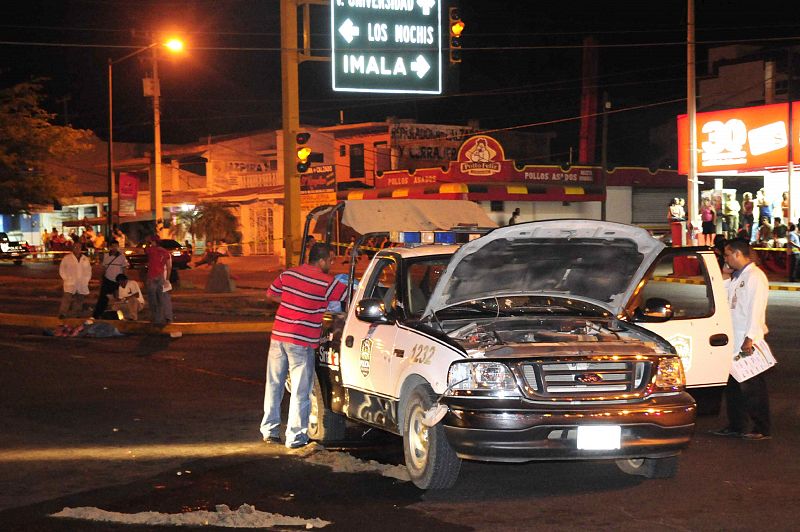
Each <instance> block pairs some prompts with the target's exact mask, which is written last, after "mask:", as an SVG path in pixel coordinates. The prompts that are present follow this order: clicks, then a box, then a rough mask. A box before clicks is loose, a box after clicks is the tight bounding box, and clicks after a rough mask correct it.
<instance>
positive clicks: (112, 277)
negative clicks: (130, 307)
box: [92, 240, 130, 320]
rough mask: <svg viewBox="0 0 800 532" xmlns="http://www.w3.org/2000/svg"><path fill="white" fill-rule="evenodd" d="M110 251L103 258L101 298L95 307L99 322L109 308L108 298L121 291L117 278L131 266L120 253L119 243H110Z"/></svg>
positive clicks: (95, 316)
mask: <svg viewBox="0 0 800 532" xmlns="http://www.w3.org/2000/svg"><path fill="white" fill-rule="evenodd" d="M108 245H109V248H110V249H109V251H108V254H106V256H105V257H103V276H102V277H101V278H100V296H98V298H97V304H96V305H95V306H94V313H93V314H92V316H93V317H94V319H96V320H99V319H100V318H101V317H102V316H103V312H105V311H106V309H107V308H108V296H115V295H116V293H117V290H118V289H119V284H118V283H117V277H118V276H119V275H121V274H124V273H125V269H126V268H128V267H129V266H130V265H129V264H128V259H126V258H125V255H124V254H122V253H120V251H119V242H117V241H116V240H111V242H109V244H108Z"/></svg>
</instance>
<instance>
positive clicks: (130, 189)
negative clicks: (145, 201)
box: [119, 172, 139, 218]
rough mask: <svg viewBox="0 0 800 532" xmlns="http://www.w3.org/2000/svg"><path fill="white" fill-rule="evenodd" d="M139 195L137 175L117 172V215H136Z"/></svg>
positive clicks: (123, 216) (124, 216) (122, 216)
mask: <svg viewBox="0 0 800 532" xmlns="http://www.w3.org/2000/svg"><path fill="white" fill-rule="evenodd" d="M138 196H139V176H138V175H137V174H135V173H131V172H120V173H119V217H120V218H126V217H132V216H136V201H137V199H138Z"/></svg>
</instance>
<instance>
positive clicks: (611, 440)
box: [578, 425, 622, 451]
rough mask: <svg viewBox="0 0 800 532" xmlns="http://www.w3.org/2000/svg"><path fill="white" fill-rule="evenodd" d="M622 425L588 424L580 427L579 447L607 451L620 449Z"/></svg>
mask: <svg viewBox="0 0 800 532" xmlns="http://www.w3.org/2000/svg"><path fill="white" fill-rule="evenodd" d="M621 440H622V427H620V426H619V425H587V426H580V427H578V449H584V450H587V451H607V450H610V449H619V448H620V443H621Z"/></svg>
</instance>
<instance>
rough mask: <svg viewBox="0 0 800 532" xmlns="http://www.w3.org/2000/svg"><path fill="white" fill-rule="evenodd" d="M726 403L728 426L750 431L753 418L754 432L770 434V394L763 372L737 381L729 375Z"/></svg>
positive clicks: (737, 429)
mask: <svg viewBox="0 0 800 532" xmlns="http://www.w3.org/2000/svg"><path fill="white" fill-rule="evenodd" d="M725 404H726V405H727V408H728V427H729V428H730V429H732V430H735V431H737V432H748V430H749V429H748V424H749V422H750V421H751V420H752V422H753V429H752V430H753V432H760V433H761V434H764V435H766V436H768V435H769V434H770V430H771V428H772V427H771V426H770V420H769V396H768V395H767V381H766V380H765V379H764V374H763V373H761V374H759V375H756V376H755V377H751V378H750V379H747V380H746V381H744V382H736V379H734V378H733V377H731V376H729V377H728V386H727V387H726V388H725Z"/></svg>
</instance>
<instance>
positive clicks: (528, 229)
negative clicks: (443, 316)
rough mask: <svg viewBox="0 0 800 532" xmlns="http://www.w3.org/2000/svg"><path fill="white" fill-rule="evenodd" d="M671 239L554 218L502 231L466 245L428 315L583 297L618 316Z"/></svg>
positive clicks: (627, 227) (438, 289)
mask: <svg viewBox="0 0 800 532" xmlns="http://www.w3.org/2000/svg"><path fill="white" fill-rule="evenodd" d="M663 248H664V244H662V243H661V242H659V241H658V240H656V239H655V238H653V237H652V236H650V234H649V233H648V232H647V231H646V230H644V229H641V228H639V227H634V226H630V225H624V224H618V223H613V222H601V221H597V220H548V221H541V222H530V223H523V224H518V225H512V226H507V227H502V228H500V229H495V230H494V231H492V232H491V233H489V234H487V235H485V236H483V237H481V238H479V239H477V240H473V241H472V242H469V243H467V244H464V245H463V246H462V247H461V249H459V250H458V251H457V252H456V253H455V254H454V255H453V258H452V260H451V261H450V264H449V265H448V266H447V271H446V272H445V273H444V274H442V277H441V279H440V280H439V283H438V284H437V285H436V288H435V289H434V291H433V293H432V294H431V298H430V300H429V301H428V306H427V307H426V309H425V313H424V316H425V317H427V316H430V315H432V314H433V313H435V312H438V311H440V310H442V309H445V308H447V307H450V306H453V305H459V304H462V303H465V302H469V301H476V300H481V299H486V298H493V297H508V296H525V295H531V296H553V297H561V298H576V299H578V300H582V301H586V302H590V303H592V304H594V305H597V306H599V307H602V308H604V309H606V310H608V311H609V312H611V313H613V315H619V314H620V312H621V311H622V309H623V307H624V305H625V304H626V302H627V301H628V300H629V299H630V297H631V295H632V293H633V291H634V290H635V289H636V285H637V284H638V283H639V281H640V280H641V278H642V277H643V276H644V274H645V272H646V271H647V269H648V268H649V267H650V265H651V263H652V262H653V261H654V260H655V258H656V257H657V256H658V254H659V253H660V252H661V250H662V249H663Z"/></svg>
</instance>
